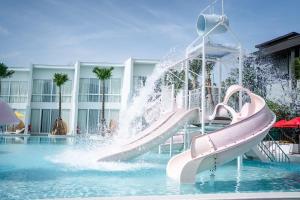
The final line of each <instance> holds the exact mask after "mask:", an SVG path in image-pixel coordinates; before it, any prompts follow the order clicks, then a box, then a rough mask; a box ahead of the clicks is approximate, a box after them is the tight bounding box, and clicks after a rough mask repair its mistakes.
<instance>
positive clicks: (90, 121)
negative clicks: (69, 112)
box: [77, 109, 119, 134]
mask: <svg viewBox="0 0 300 200" xmlns="http://www.w3.org/2000/svg"><path fill="white" fill-rule="evenodd" d="M105 119H106V123H107V126H108V125H109V122H110V120H115V121H119V110H113V109H111V110H110V109H105ZM100 120H101V110H99V109H79V110H78V119H77V126H78V128H79V130H80V133H90V134H95V133H99V123H100Z"/></svg>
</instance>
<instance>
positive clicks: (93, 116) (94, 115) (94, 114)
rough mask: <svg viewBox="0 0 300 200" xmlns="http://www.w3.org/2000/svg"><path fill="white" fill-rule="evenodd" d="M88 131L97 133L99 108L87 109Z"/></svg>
mask: <svg viewBox="0 0 300 200" xmlns="http://www.w3.org/2000/svg"><path fill="white" fill-rule="evenodd" d="M88 123H89V133H98V132H99V129H98V125H99V110H98V109H91V110H89V121H88Z"/></svg>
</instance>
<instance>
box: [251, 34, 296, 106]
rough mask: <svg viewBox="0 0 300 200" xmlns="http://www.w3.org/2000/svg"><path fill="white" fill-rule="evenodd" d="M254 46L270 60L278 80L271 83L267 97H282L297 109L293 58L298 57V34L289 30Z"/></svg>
mask: <svg viewBox="0 0 300 200" xmlns="http://www.w3.org/2000/svg"><path fill="white" fill-rule="evenodd" d="M255 47H256V48H258V52H257V53H259V54H260V55H261V56H262V57H263V58H266V59H267V60H268V61H269V62H271V64H272V65H273V69H272V70H273V71H274V72H275V73H273V74H276V76H277V80H280V81H276V82H274V83H272V88H271V91H270V92H269V94H268V95H269V98H270V99H273V98H276V99H284V102H289V104H290V106H292V107H293V108H296V109H297V110H299V109H300V95H298V93H299V92H300V80H297V76H296V75H295V72H296V70H297V69H296V67H295V59H297V58H298V59H299V57H300V34H299V33H296V32H291V33H288V34H286V35H283V36H280V37H277V38H274V39H272V40H269V41H266V42H263V43H261V44H258V45H256V46H255ZM287 91H290V92H287ZM283 94H285V95H283Z"/></svg>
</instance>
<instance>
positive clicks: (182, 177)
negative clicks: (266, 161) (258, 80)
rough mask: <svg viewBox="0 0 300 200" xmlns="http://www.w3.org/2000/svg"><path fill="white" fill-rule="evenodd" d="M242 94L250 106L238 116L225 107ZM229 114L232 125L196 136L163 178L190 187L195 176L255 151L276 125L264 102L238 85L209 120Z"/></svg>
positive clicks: (169, 164)
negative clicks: (247, 96) (236, 94)
mask: <svg viewBox="0 0 300 200" xmlns="http://www.w3.org/2000/svg"><path fill="white" fill-rule="evenodd" d="M240 91H243V92H246V93H247V94H248V95H249V97H250V100H251V102H250V103H245V104H244V105H243V107H242V109H241V111H240V112H238V113H237V112H235V111H234V109H233V108H231V107H230V106H228V105H227V103H228V100H229V98H230V97H231V96H232V95H233V94H234V93H236V92H240ZM224 111H226V112H229V113H230V114H231V116H232V122H231V124H230V125H229V126H227V127H225V128H222V129H220V130H217V131H214V132H212V133H210V134H206V135H201V136H196V137H194V138H193V139H192V142H191V148H190V149H189V150H187V151H185V152H182V153H180V154H178V155H176V156H174V157H172V158H171V159H170V161H169V162H168V165H167V175H168V176H169V177H170V178H172V179H174V180H176V181H179V182H181V183H194V182H195V177H196V175H197V173H199V172H202V171H205V170H209V169H215V168H216V167H217V166H219V165H222V164H225V163H227V162H229V161H231V160H233V159H235V158H236V157H238V156H240V155H242V154H244V153H246V152H248V151H249V150H250V149H252V148H253V147H256V145H258V144H259V143H260V141H261V140H262V139H263V138H264V137H265V136H266V134H267V133H268V132H269V130H270V129H271V127H272V126H273V124H274V123H275V121H276V116H275V115H274V113H273V112H272V111H271V110H270V109H269V108H268V106H267V105H266V103H265V101H264V99H263V98H262V97H260V96H258V95H256V94H254V93H252V92H250V91H249V90H248V89H245V88H243V87H241V86H238V85H233V86H231V87H230V88H229V89H228V90H227V92H226V95H225V98H224V101H223V102H222V103H220V104H218V105H217V106H216V108H215V110H214V113H213V114H212V116H210V119H213V118H215V117H216V116H217V115H220V114H222V113H224Z"/></svg>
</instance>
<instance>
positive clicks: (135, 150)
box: [98, 108, 199, 161]
mask: <svg viewBox="0 0 300 200" xmlns="http://www.w3.org/2000/svg"><path fill="white" fill-rule="evenodd" d="M198 119H199V109H198V108H195V109H190V110H185V109H176V110H175V111H173V112H170V113H168V114H165V115H163V116H162V117H161V118H160V119H158V120H157V121H156V122H154V123H153V124H152V125H151V126H150V127H148V128H147V129H145V130H144V131H142V132H141V133H139V134H137V136H136V137H135V138H133V139H132V140H131V141H130V142H128V143H127V144H125V145H122V146H121V147H120V148H119V149H117V150H115V151H114V152H111V153H109V154H107V155H104V156H102V157H101V158H99V159H98V161H126V160H130V159H132V158H135V157H137V156H140V155H142V154H144V153H146V152H148V151H150V150H151V149H153V148H154V147H157V146H158V145H160V144H162V143H164V142H165V141H166V140H167V139H169V138H170V137H172V136H173V135H174V134H176V133H177V131H178V129H179V128H180V127H182V126H183V125H184V124H185V123H186V122H188V121H194V120H198Z"/></svg>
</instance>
